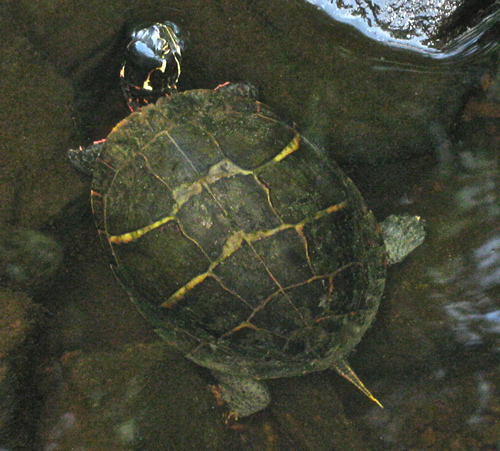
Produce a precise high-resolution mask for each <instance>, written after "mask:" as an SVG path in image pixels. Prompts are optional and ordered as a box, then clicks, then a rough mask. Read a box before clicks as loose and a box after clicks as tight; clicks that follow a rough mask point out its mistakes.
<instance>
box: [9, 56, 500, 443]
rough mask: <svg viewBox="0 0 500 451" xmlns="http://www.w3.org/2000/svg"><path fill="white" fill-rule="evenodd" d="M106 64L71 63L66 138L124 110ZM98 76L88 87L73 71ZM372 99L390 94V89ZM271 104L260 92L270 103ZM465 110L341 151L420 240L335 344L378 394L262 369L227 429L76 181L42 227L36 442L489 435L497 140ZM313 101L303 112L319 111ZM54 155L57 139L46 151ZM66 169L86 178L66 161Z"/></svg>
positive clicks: (329, 378)
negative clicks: (255, 394) (395, 154)
mask: <svg viewBox="0 0 500 451" xmlns="http://www.w3.org/2000/svg"><path fill="white" fill-rule="evenodd" d="M221 51H222V50H221ZM378 52H379V53H382V54H383V50H380V49H378ZM391 55H392V53H391ZM314 56H317V55H314ZM391 57H392V56H391ZM216 58H217V55H214V59H216ZM381 61H382V60H381ZM117 64H118V65H119V57H117V56H113V57H110V59H109V60H108V61H106V63H105V64H101V65H100V66H99V67H100V68H107V69H106V70H103V71H102V72H99V73H95V71H91V77H90V78H89V77H88V76H87V77H85V76H83V75H82V73H85V71H83V70H82V72H78V71H76V72H75V73H73V75H72V80H73V82H74V83H75V88H76V91H77V95H76V98H75V104H74V105H73V108H75V110H76V109H77V108H82V105H83V107H88V108H87V109H86V110H85V114H78V113H75V115H74V127H75V129H74V130H73V132H74V133H75V134H79V136H80V137H81V138H75V140H76V139H93V138H100V137H102V136H104V135H105V134H106V133H107V131H108V130H109V128H110V127H111V126H112V125H113V124H114V123H116V121H117V120H118V119H119V118H120V117H123V116H124V115H125V114H126V110H125V109H124V106H123V103H122V99H121V94H120V92H119V89H112V88H110V89H108V87H111V86H113V83H115V81H116V80H115V78H109V79H108V78H106V77H104V76H103V74H109V73H113V72H112V71H110V68H114V66H116V65H117ZM225 64H226V65H228V64H229V63H228V62H225ZM405 64H406V63H405ZM197 65H200V66H203V67H204V69H203V70H205V71H206V72H203V70H202V74H204V75H206V74H207V73H210V70H209V69H206V67H207V66H208V67H209V66H210V61H207V60H206V59H203V58H202V60H201V61H199V60H197V61H195V62H190V63H188V64H187V66H186V67H187V68H186V72H188V69H189V70H192V69H193V68H196V67H197ZM406 67H407V68H408V67H410V68H411V66H406ZM385 70H387V71H388V73H389V72H390V69H387V67H386V68H385ZM461 70H462V69H460V71H461ZM61 72H64V71H62V70H61ZM271 72H272V71H271ZM75 74H76V75H75ZM246 74H247V71H246V69H245V68H243V69H241V76H242V77H243V76H246ZM224 75H226V74H224ZM212 76H213V77H214V78H215V77H216V75H214V74H212ZM465 76H466V75H465V73H464V77H465ZM200 77H201V75H200ZM221 77H222V76H221ZM101 78H103V80H102V81H100V82H99V83H98V85H97V86H96V87H95V90H94V91H93V89H94V86H95V85H89V83H91V82H94V81H96V80H101ZM193 80H194V81H196V76H190V75H187V78H186V82H185V84H186V85H187V86H186V87H190V88H193V87H196V86H189V84H190V83H192V82H193ZM269 80H270V82H269V83H270V86H267V87H265V89H264V94H266V92H267V93H269V92H274V91H279V92H281V93H283V96H282V98H281V99H282V101H283V103H287V102H288V101H289V100H288V99H289V97H287V95H290V92H288V90H289V89H290V85H289V84H288V83H287V82H284V83H281V82H280V80H279V77H277V78H275V79H269ZM271 81H272V84H271ZM315 81H318V83H317V84H316V88H317V89H316V90H317V95H318V96H323V97H328V96H330V95H333V94H332V93H331V92H328V93H324V92H322V91H321V90H320V89H319V88H318V87H322V86H326V85H324V84H322V83H323V82H324V80H323V78H322V74H319V73H318V75H317V80H316V79H315V74H313V75H312V77H311V78H310V79H308V80H307V83H308V84H311V83H312V84H313V85H314V84H315ZM205 82H206V83H207V84H208V83H209V82H210V77H208V78H206V79H205ZM346 84H348V83H347V80H346ZM356 88H357V89H359V90H362V89H363V88H364V87H363V86H356ZM447 88H450V87H447ZM491 89H492V88H491ZM496 89H498V87H497V88H496ZM92 92H93V93H95V94H96V96H97V101H95V102H93V103H92V104H91V108H90V107H89V105H88V104H85V101H86V99H88V98H91V97H92V95H89V94H92ZM103 92H106V94H105V95H104V96H103ZM490 92H491V91H490ZM299 94H300V93H299ZM267 97H268V98H267V99H266V100H268V101H269V99H271V100H272V99H273V97H272V95H269V96H267ZM479 99H480V100H481V99H482V97H481V96H479ZM495 99H496V101H497V102H498V95H496V97H495V96H493V101H495ZM321 100H322V99H321ZM386 100H387V105H388V107H387V108H388V109H390V105H391V101H392V100H393V99H392V98H388V99H386ZM0 101H1V99H0ZM276 103H277V104H276V105H271V106H273V107H276V108H278V109H280V108H281V103H279V102H276ZM315 105H316V104H315ZM315 105H312V106H315ZM318 105H321V102H319V103H318ZM8 106H9V105H7V106H6V107H8ZM312 106H311V105H306V108H309V109H310V110H312ZM496 108H498V106H497V107H496ZM285 109H286V108H285ZM477 111H479V113H476V115H472V116H467V117H466V118H459V117H457V118H456V123H455V124H454V125H455V127H453V129H454V130H455V136H453V137H447V136H445V137H441V138H442V139H440V140H439V142H437V143H436V147H438V150H437V151H436V150H435V149H431V148H429V149H422V152H421V155H420V156H419V157H415V158H407V159H403V160H396V159H393V160H389V161H386V162H385V163H382V162H379V163H378V164H377V165H363V164H358V165H354V164H352V162H351V164H349V165H347V164H345V165H343V167H344V169H345V170H346V172H347V173H348V175H349V176H350V177H351V178H352V179H353V180H354V182H355V183H356V185H357V186H358V187H359V189H360V191H361V192H362V193H363V195H364V197H365V199H366V201H367V204H368V205H369V206H370V207H371V208H372V209H373V211H374V213H375V215H376V216H377V218H379V219H383V218H384V217H385V216H387V215H388V214H390V213H411V214H418V215H420V216H421V217H422V218H423V219H424V220H425V221H426V224H427V234H428V236H427V239H426V241H425V243H424V244H423V245H422V246H421V247H420V248H418V249H417V250H416V251H415V252H414V253H413V254H412V255H411V256H410V257H409V258H408V259H407V260H405V261H404V262H403V263H401V264H400V265H396V266H395V267H393V268H391V270H390V272H389V276H388V281H387V287H386V294H385V296H384V299H383V301H382V305H381V308H380V311H379V313H378V315H377V319H376V321H375V323H374V325H373V327H372V328H371V329H370V330H369V332H368V333H367V335H366V336H365V337H364V339H363V340H362V342H361V344H360V345H359V346H358V348H357V349H356V351H355V352H354V353H353V355H352V356H350V362H351V364H352V366H353V367H354V368H355V369H356V371H357V372H358V374H359V375H360V377H361V378H362V380H363V381H364V382H365V384H366V385H367V386H368V387H369V388H370V390H371V391H372V392H373V393H374V394H375V396H376V397H377V398H378V399H379V400H380V401H381V403H382V404H383V405H384V407H385V408H384V409H380V408H378V407H377V406H375V405H374V404H372V403H371V402H370V401H369V400H367V399H365V398H364V397H363V395H362V394H361V393H359V392H358V391H357V390H356V389H355V388H353V387H351V386H350V385H349V384H348V383H347V382H345V381H343V380H342V379H341V378H340V377H338V376H337V375H335V374H333V372H323V373H320V374H312V375H307V376H304V377H301V378H290V379H283V380H274V381H271V382H270V387H271V393H272V396H273V402H272V405H271V406H270V408H269V409H267V410H266V411H265V412H262V413H259V414H257V415H255V416H253V417H251V418H249V419H244V420H242V421H241V422H240V423H238V424H236V425H232V426H233V427H231V428H228V427H227V426H226V425H225V424H224V422H223V421H222V413H223V409H221V408H220V407H218V406H217V405H216V403H215V401H214V398H213V396H212V393H210V392H209V390H208V389H207V386H208V384H210V383H213V382H214V381H213V380H212V379H211V376H210V375H209V374H208V373H207V372H206V371H205V370H203V369H201V368H198V367H196V366H195V365H193V364H191V363H189V362H187V361H185V359H183V358H182V356H178V355H177V354H176V353H175V352H171V351H170V350H169V349H168V348H166V347H164V346H162V345H160V344H157V342H158V340H157V337H156V335H155V334H154V333H153V332H152V330H151V327H150V326H149V324H148V323H146V322H145V321H144V320H143V319H142V318H141V317H140V316H139V314H138V313H137V312H136V311H135V309H134V307H133V306H132V305H131V304H130V302H129V301H128V299H127V298H126V296H125V295H124V293H123V291H122V289H121V287H120V286H119V284H118V283H117V281H116V280H115V278H114V277H113V274H112V273H111V271H110V270H109V265H108V262H107V261H106V259H105V258H104V254H103V252H102V251H101V249H100V244H99V239H98V237H97V234H96V232H95V228H94V225H93V221H92V218H91V214H90V209H89V207H88V204H87V199H86V197H87V194H86V193H87V192H88V191H87V186H86V187H85V191H82V195H83V196H84V197H85V199H83V200H82V199H74V200H73V204H72V207H71V208H67V209H65V210H63V213H62V214H61V215H59V216H58V217H57V218H56V219H53V218H52V219H51V221H49V226H48V227H47V228H48V229H49V230H51V231H52V232H53V233H54V234H55V235H57V236H59V238H60V239H61V241H62V242H64V244H65V245H66V249H67V252H66V261H65V263H66V264H65V267H64V268H63V270H62V271H61V274H60V276H59V278H58V279H57V280H56V283H55V285H54V286H53V287H52V289H51V291H50V292H49V294H48V295H45V296H44V299H43V303H44V305H45V307H46V308H47V309H48V311H49V312H50V327H46V328H45V330H44V334H43V340H44V341H45V342H46V346H45V355H44V356H43V357H41V358H40V362H39V365H40V367H41V371H40V373H41V375H42V376H41V377H40V387H39V393H40V395H41V397H43V399H44V401H45V408H44V410H43V412H41V413H40V424H39V425H38V426H37V430H36V432H35V431H33V436H36V439H35V441H36V442H37V443H40V444H41V448H43V449H68V448H69V447H72V448H76V447H82V448H88V449H107V448H110V447H115V449H203V448H205V449H242V448H243V449H255V450H258V449H269V450H275V449H276V450H280V449H283V450H286V449H314V450H321V449H325V450H327V449H367V448H368V449H424V448H425V449H494V447H495V445H496V444H498V437H499V432H500V431H499V429H498V427H499V420H500V416H499V412H500V410H499V409H500V405H499V400H498V393H497V392H495V387H497V386H498V382H499V381H498V372H497V370H498V368H497V365H498V353H499V337H500V310H499V304H498V300H499V298H500V296H499V295H500V290H499V286H500V252H499V249H498V245H499V242H500V233H499V228H498V225H499V223H500V221H499V215H500V203H499V199H498V196H499V192H500V190H499V187H498V182H499V180H498V164H499V161H498V157H499V154H500V152H499V145H500V140H499V135H498V127H499V124H498V117H495V114H492V115H491V114H487V111H488V110H486V112H485V110H484V109H483V110H481V109H479V110H477ZM491 111H493V113H494V111H498V109H496V110H495V109H494V108H493V110H491ZM317 113H318V114H317V116H314V117H313V119H316V120H317V121H322V120H325V119H324V116H323V115H322V111H319V112H317ZM25 120H26V121H29V120H30V119H29V118H28V117H26V118H25ZM300 125H301V124H299V126H300ZM313 125H314V124H313ZM77 126H78V127H77ZM398 126H402V125H400V124H398ZM403 126H404V123H403ZM47 127H50V124H49V125H47ZM303 128H304V129H313V128H314V127H313V126H312V125H311V124H309V123H308V124H304V125H303ZM319 130H321V128H319ZM358 132H359V130H357V129H353V130H352V133H353V134H356V133H358ZM315 133H316V134H315V138H316V139H317V138H318V132H317V131H315ZM448 138H452V139H448ZM68 145H69V144H68ZM409 145H411V143H409ZM64 154H65V149H61V151H60V152H59V157H60V158H64ZM68 171H71V169H69V168H68ZM74 180H75V183H77V182H76V180H78V183H82V184H83V185H88V184H89V181H87V180H85V179H84V178H79V176H78V175H76V174H74ZM68 212H71V213H68ZM150 345H151V346H152V348H149V347H148V346H150Z"/></svg>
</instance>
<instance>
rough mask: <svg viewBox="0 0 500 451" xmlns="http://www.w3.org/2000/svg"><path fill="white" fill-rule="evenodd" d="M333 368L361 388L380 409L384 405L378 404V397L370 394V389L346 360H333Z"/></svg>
mask: <svg viewBox="0 0 500 451" xmlns="http://www.w3.org/2000/svg"><path fill="white" fill-rule="evenodd" d="M333 369H334V370H335V371H337V373H339V374H340V375H341V376H342V377H345V378H346V379H347V380H348V381H349V382H351V384H353V385H354V386H355V387H357V388H358V389H359V390H361V391H362V392H363V393H364V394H365V395H366V396H368V398H370V399H371V400H372V401H373V402H374V403H376V404H378V405H379V406H380V407H382V409H383V408H384V406H383V405H382V404H380V402H379V401H378V399H377V398H375V396H373V395H372V394H371V392H370V390H368V389H367V388H366V387H365V384H363V382H361V380H360V378H359V377H358V376H357V375H356V373H355V372H354V370H353V369H352V368H351V366H350V365H349V363H347V360H345V359H339V360H338V361H337V362H335V365H333Z"/></svg>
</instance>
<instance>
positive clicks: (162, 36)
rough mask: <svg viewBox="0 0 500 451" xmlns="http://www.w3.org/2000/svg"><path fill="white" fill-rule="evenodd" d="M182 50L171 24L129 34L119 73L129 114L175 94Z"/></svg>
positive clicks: (156, 25)
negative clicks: (123, 60)
mask: <svg viewBox="0 0 500 451" xmlns="http://www.w3.org/2000/svg"><path fill="white" fill-rule="evenodd" d="M185 46H186V42H185V39H184V38H182V36H181V32H180V29H179V27H178V26H177V25H175V24H174V23H172V22H163V23H155V24H153V25H150V26H148V27H138V28H136V29H135V30H134V31H133V32H132V34H131V40H130V42H129V44H128V45H127V51H126V56H125V62H124V63H123V65H122V68H121V70H120V82H121V86H122V89H123V93H124V95H125V98H126V99H127V103H128V106H129V108H130V110H131V111H136V110H138V109H140V108H141V107H142V106H144V105H147V104H149V103H154V102H156V100H158V98H160V97H162V96H164V95H170V94H171V93H172V92H175V90H176V83H177V80H178V79H179V76H180V74H181V59H182V52H183V50H184V48H185Z"/></svg>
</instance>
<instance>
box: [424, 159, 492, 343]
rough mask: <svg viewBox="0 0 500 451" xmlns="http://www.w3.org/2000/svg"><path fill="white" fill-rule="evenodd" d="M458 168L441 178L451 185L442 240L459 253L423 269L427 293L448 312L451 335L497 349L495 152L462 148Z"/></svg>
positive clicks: (461, 340)
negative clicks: (429, 286) (427, 278)
mask: <svg viewBox="0 0 500 451" xmlns="http://www.w3.org/2000/svg"><path fill="white" fill-rule="evenodd" d="M459 163H460V164H459V168H458V170H455V171H448V172H447V173H445V174H444V175H443V176H442V183H443V184H444V185H448V186H450V185H454V187H455V189H456V192H455V193H454V194H453V196H452V199H450V200H452V203H450V204H449V205H448V207H445V211H446V218H443V219H444V222H443V223H441V229H440V233H441V237H440V240H441V241H445V242H447V243H452V242H454V241H455V244H454V246H455V247H456V248H457V250H459V252H454V253H453V255H452V256H450V257H449V258H445V259H441V260H438V261H437V262H436V263H437V264H436V265H432V266H431V267H430V268H429V269H428V274H429V276H430V278H431V280H432V281H433V284H434V288H433V290H431V293H430V295H431V296H432V297H433V298H434V299H435V301H436V302H439V303H440V305H441V306H442V307H443V308H444V310H445V312H446V314H447V315H448V320H449V323H450V327H451V328H452V329H453V331H454V333H455V334H456V339H457V340H458V342H460V343H462V344H463V345H465V346H467V347H470V346H479V345H485V344H489V345H493V344H495V346H496V349H497V350H498V345H499V343H498V336H499V334H500V311H499V310H498V305H497V302H498V288H499V286H500V252H499V247H500V236H499V235H498V231H497V230H495V224H498V221H499V217H500V204H499V199H498V193H499V187H498V177H497V172H498V167H497V162H496V159H495V155H489V154H487V153H486V152H475V153H473V152H472V151H464V152H462V153H461V154H460V160H459Z"/></svg>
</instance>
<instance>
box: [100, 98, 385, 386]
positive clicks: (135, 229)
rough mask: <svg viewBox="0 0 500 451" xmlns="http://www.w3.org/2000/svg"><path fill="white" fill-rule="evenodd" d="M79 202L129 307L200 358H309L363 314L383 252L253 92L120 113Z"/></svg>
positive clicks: (352, 330)
mask: <svg viewBox="0 0 500 451" xmlns="http://www.w3.org/2000/svg"><path fill="white" fill-rule="evenodd" d="M92 208H93V212H94V216H95V221H96V224H97V227H98V229H99V231H100V235H101V238H102V241H103V243H104V245H105V247H106V248H107V249H108V250H109V255H110V258H111V262H112V267H113V268H114V271H115V273H116V275H117V277H118V279H119V280H120V281H121V283H122V284H123V286H124V287H125V289H126V290H127V291H128V293H129V294H130V296H131V298H132V300H133V302H134V303H135V304H136V306H137V307H138V309H139V310H140V311H141V312H142V313H143V315H144V316H145V317H146V318H147V319H148V320H149V321H150V322H151V323H152V324H153V325H154V327H155V328H156V330H157V332H158V333H160V334H161V335H162V337H164V338H165V339H166V340H167V342H168V343H170V344H172V345H173V346H175V347H177V348H178V349H180V350H181V351H182V352H183V353H185V354H186V356H187V357H189V358H190V359H192V360H193V361H195V362H197V363H198V364H200V365H203V366H205V367H208V368H211V369H214V370H219V371H225V372H229V373H233V374H242V375H251V376H253V377H257V378H271V377H281V376H292V375H298V374H303V373H305V372H308V371H314V370H321V369H325V368H327V367H329V366H332V365H334V364H335V361H336V360H337V359H339V357H343V356H344V355H345V354H347V353H348V352H349V351H351V350H352V349H353V347H354V346H355V345H356V344H357V343H358V342H359V340H360V339H361V337H362V335H363V334H364V332H365V331H366V329H367V328H368V327H369V325H370V324H371V322H372V321H373V319H374V315H375V313H376V311H377V308H378V305H379V301H380V298H381V295H382V292H383V288H384V281H385V263H384V260H385V249H384V245H383V242H382V238H381V236H380V232H379V229H378V225H377V223H376V221H375V219H374V217H373V215H372V213H371V212H370V211H369V210H368V209H367V208H366V206H365V203H364V201H363V199H362V197H361V195H360V193H359V192H358V190H357V189H356V187H355V186H354V184H353V183H352V181H351V180H350V179H349V178H348V177H347V176H346V175H345V174H344V173H343V172H342V171H341V170H340V169H339V168H338V167H337V165H336V164H335V163H334V162H331V161H328V160H327V158H326V157H325V156H324V155H323V152H322V150H321V149H319V148H317V147H316V146H314V145H312V144H311V143H310V142H308V141H307V140H306V139H305V138H304V137H302V136H301V135H300V133H299V132H298V131H297V130H296V129H295V128H294V127H293V126H290V125H287V124H286V123H284V122H283V121H281V120H280V119H279V118H278V117H277V116H276V115H275V114H274V113H273V112H272V111H271V110H270V109H269V108H268V107H267V106H266V105H264V104H262V103H260V102H257V101H254V100H252V99H249V98H244V97H237V96H234V95H230V94H227V93H223V92H219V91H209V90H193V91H187V92H184V93H181V94H175V95H172V96H171V97H168V98H161V99H160V100H159V101H158V102H157V104H156V105H151V106H148V107H145V108H143V109H142V111H140V112H136V113H133V114H131V115H130V116H128V117H127V118H126V119H124V120H123V121H122V122H120V123H119V124H118V125H117V126H116V127H115V128H114V129H113V131H112V132H111V134H110V135H109V137H108V138H107V141H106V143H105V145H104V147H103V150H102V153H101V155H100V157H99V159H98V160H97V163H96V169H95V172H94V180H93V189H92Z"/></svg>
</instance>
